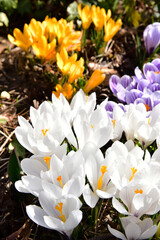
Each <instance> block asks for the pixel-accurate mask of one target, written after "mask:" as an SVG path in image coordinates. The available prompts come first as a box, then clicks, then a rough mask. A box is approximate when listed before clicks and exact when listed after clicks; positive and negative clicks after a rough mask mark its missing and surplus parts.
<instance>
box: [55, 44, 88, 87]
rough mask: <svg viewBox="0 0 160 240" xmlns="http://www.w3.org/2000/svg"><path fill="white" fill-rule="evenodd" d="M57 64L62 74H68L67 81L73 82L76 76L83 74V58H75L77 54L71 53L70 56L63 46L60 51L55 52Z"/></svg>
mask: <svg viewBox="0 0 160 240" xmlns="http://www.w3.org/2000/svg"><path fill="white" fill-rule="evenodd" d="M56 57H57V65H58V67H59V69H60V70H61V72H62V73H63V74H68V75H69V79H68V82H69V83H73V82H74V80H76V79H77V78H78V77H81V76H82V75H83V71H84V59H83V58H80V60H79V61H76V60H77V54H76V53H75V54H73V55H72V56H71V57H70V58H69V56H68V53H67V50H66V49H65V48H63V49H62V50H61V52H60V53H57V55H56Z"/></svg>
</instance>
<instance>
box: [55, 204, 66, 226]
mask: <svg viewBox="0 0 160 240" xmlns="http://www.w3.org/2000/svg"><path fill="white" fill-rule="evenodd" d="M62 207H63V203H62V202H60V203H58V204H57V205H56V206H55V209H57V210H58V211H59V212H60V214H61V215H57V216H58V217H59V218H60V219H61V220H62V221H63V222H65V221H66V217H65V215H64V214H63V213H62Z"/></svg>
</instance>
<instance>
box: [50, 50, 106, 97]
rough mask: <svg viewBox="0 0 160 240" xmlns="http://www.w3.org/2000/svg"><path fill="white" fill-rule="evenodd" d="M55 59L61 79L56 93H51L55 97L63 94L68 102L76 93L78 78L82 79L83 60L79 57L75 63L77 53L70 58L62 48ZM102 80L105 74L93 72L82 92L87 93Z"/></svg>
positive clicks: (97, 71) (98, 71)
mask: <svg viewBox="0 0 160 240" xmlns="http://www.w3.org/2000/svg"><path fill="white" fill-rule="evenodd" d="M56 57H57V66H58V68H59V70H60V71H61V72H62V74H63V77H62V81H61V82H60V83H59V84H57V85H56V87H55V90H56V91H53V93H54V94H55V95H56V96H57V97H59V96H60V93H63V95H64V96H65V97H66V98H67V99H68V100H69V99H70V98H71V97H72V96H73V94H74V93H76V87H77V80H78V78H80V77H82V78H83V72H84V59H83V58H82V57H81V58H80V59H79V60H78V61H77V53H74V54H73V55H72V56H71V57H69V56H68V53H67V51H66V49H65V48H63V49H62V50H61V51H60V53H57V55H56ZM67 77H68V79H67ZM64 79H65V80H64ZM104 79H105V74H103V73H102V71H100V70H95V71H94V72H93V74H92V76H91V77H90V79H89V80H88V81H87V83H86V84H85V86H84V88H83V90H84V92H85V93H88V92H89V91H90V90H91V89H93V88H95V87H96V86H97V85H99V84H100V83H102V82H103V81H104Z"/></svg>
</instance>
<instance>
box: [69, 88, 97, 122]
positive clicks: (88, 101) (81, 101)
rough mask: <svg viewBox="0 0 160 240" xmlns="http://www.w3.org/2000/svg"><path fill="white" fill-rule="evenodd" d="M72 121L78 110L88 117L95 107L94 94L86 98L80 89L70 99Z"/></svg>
mask: <svg viewBox="0 0 160 240" xmlns="http://www.w3.org/2000/svg"><path fill="white" fill-rule="evenodd" d="M70 106H71V111H72V120H74V119H75V117H76V116H77V114H78V112H79V111H80V110H82V109H83V110H84V111H85V112H86V113H87V115H88V116H90V115H91V113H92V112H93V111H94V109H95V106H96V93H95V92H93V93H92V94H90V95H89V96H87V95H86V94H85V93H84V92H83V90H82V89H80V90H79V91H78V92H77V93H76V94H75V95H74V97H73V98H72V100H71V103H70Z"/></svg>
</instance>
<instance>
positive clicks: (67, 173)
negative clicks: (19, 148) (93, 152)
mask: <svg viewBox="0 0 160 240" xmlns="http://www.w3.org/2000/svg"><path fill="white" fill-rule="evenodd" d="M21 166H22V170H23V171H24V172H25V173H26V174H27V175H26V176H22V178H21V180H19V181H17V182H16V183H15V186H16V188H17V190H18V191H20V192H30V193H32V194H33V195H35V196H39V193H40V191H42V190H43V189H44V191H50V192H52V193H53V195H54V197H55V198H60V197H61V196H64V195H67V194H73V195H74V196H77V197H79V196H80V195H81V194H82V191H83V189H84V185H85V173H84V160H83V155H82V153H81V152H80V151H77V152H73V151H72V152H70V153H69V154H68V155H67V156H66V155H64V156H63V157H62V160H61V159H59V158H58V157H57V156H56V155H55V154H54V155H52V157H48V156H46V157H44V158H42V157H39V158H38V157H36V156H33V157H31V158H30V159H24V160H22V162H21Z"/></svg>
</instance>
